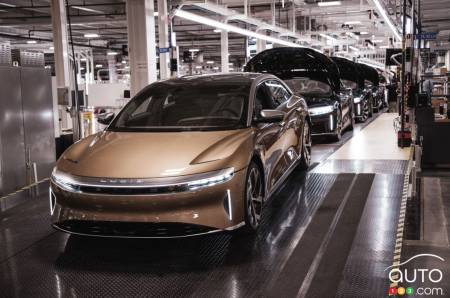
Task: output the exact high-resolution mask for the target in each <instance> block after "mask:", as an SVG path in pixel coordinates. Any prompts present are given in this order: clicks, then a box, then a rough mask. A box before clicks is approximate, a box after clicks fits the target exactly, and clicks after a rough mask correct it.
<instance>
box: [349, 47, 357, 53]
mask: <svg viewBox="0 0 450 298" xmlns="http://www.w3.org/2000/svg"><path fill="white" fill-rule="evenodd" d="M348 48H349V49H350V50H353V51H355V52H359V49H358V48H357V47H354V46H349V47H348Z"/></svg>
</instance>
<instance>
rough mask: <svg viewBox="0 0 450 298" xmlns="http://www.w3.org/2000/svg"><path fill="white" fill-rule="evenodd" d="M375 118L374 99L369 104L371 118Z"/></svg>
mask: <svg viewBox="0 0 450 298" xmlns="http://www.w3.org/2000/svg"><path fill="white" fill-rule="evenodd" d="M372 116H373V99H371V100H370V104H369V117H370V118H372Z"/></svg>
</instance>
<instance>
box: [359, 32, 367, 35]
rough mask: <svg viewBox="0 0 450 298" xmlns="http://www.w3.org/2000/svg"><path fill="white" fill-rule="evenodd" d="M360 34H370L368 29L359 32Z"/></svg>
mask: <svg viewBox="0 0 450 298" xmlns="http://www.w3.org/2000/svg"><path fill="white" fill-rule="evenodd" d="M359 34H361V35H367V34H369V32H367V31H361V32H359Z"/></svg>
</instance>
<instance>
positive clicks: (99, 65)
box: [95, 64, 103, 68]
mask: <svg viewBox="0 0 450 298" xmlns="http://www.w3.org/2000/svg"><path fill="white" fill-rule="evenodd" d="M95 67H97V68H100V67H103V65H102V64H95Z"/></svg>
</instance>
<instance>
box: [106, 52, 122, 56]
mask: <svg viewBox="0 0 450 298" xmlns="http://www.w3.org/2000/svg"><path fill="white" fill-rule="evenodd" d="M117 54H119V53H117V52H114V51H110V52H107V53H106V55H108V56H115V55H117Z"/></svg>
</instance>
